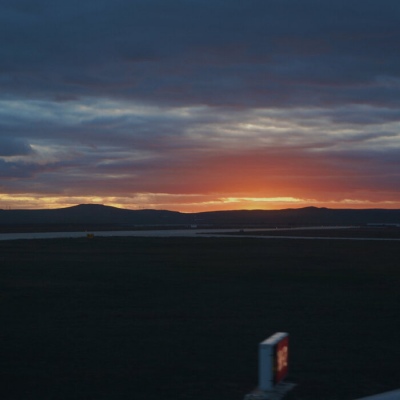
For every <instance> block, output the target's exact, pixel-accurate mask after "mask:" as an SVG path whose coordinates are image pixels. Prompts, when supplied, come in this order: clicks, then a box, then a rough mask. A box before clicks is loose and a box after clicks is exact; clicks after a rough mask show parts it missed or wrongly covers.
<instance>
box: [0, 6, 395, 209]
mask: <svg viewBox="0 0 400 400" xmlns="http://www.w3.org/2000/svg"><path fill="white" fill-rule="evenodd" d="M7 3H9V4H8V5H5V6H4V5H3V6H1V8H2V13H1V15H2V17H1V18H2V29H3V31H4V35H2V36H1V38H0V41H1V49H2V50H1V51H2V52H3V57H1V60H2V61H0V65H1V68H0V93H1V95H0V128H1V130H0V132H1V133H0V208H3V209H22V208H29V209H40V208H57V207H69V206H72V205H76V204H81V203H85V204H86V203H96V204H98V203H100V204H106V205H111V206H116V207H121V208H129V209H142V208H155V209H170V210H176V211H182V212H196V211H206V210H227V209H281V208H288V207H290V208H300V207H307V206H317V207H332V208H346V207H348V208H400V164H399V160H400V117H399V115H400V113H399V111H398V108H399V99H400V93H399V91H400V85H399V82H400V69H399V67H398V66H399V63H398V60H397V58H398V56H397V54H398V51H397V47H398V39H399V38H400V32H399V24H398V20H397V18H395V17H394V15H396V13H395V12H392V11H393V10H392V7H397V6H394V4H395V3H394V2H392V1H384V2H383V3H382V4H381V3H380V5H379V7H378V6H377V5H376V4H375V5H374V4H373V3H368V5H365V6H363V7H362V8H360V7H356V2H351V1H350V2H344V1H339V2H323V3H322V2H321V3H318V2H309V1H306V2H305V3H306V4H305V6H304V8H303V7H295V11H290V10H291V7H292V6H293V5H294V4H295V2H293V1H290V0H287V1H286V0H285V1H282V2H273V4H269V2H262V1H256V2H235V4H231V3H230V2H219V3H217V4H214V3H212V6H211V3H209V4H208V3H207V2H200V1H193V2H192V1H190V2H171V4H170V6H169V7H170V8H169V11H168V12H167V13H166V14H163V17H162V18H161V17H160V14H159V13H158V12H157V7H158V6H161V4H162V2H158V1H150V2H148V3H146V2H139V3H140V7H138V8H136V7H135V4H136V3H138V2H137V1H133V2H128V1H120V2H117V3H115V2H112V1H108V0H106V1H104V2H102V7H103V8H102V11H98V10H97V7H98V5H97V4H96V2H88V3H87V4H86V3H85V6H83V5H80V6H77V7H76V8H71V7H69V6H68V5H67V4H66V3H65V4H64V3H60V2H56V3H57V5H56V4H55V3H54V4H53V3H51V2H50V3H48V2H47V3H46V2H41V1H40V2H39V3H43V4H42V6H41V7H39V6H38V7H37V8H32V9H30V8H29V7H26V8H25V7H22V6H21V7H19V6H16V5H13V3H12V2H7ZM208 6H210V7H211V8H212V10H213V12H212V13H210V12H209V7H208ZM342 6H343V7H345V8H346V9H347V12H346V15H349V16H351V17H349V18H342V17H341V16H342V15H343V13H342V8H341V7H342ZM64 9H65V10H64ZM391 10H392V11H391ZM64 11H65V12H64ZM377 12H379V15H380V18H379V19H377V18H376V14H377ZM84 15H86V16H87V17H89V16H90V21H91V22H90V24H88V23H87V21H86V20H85V18H83V16H84ZM27 21H29V23H28V22H27ZM49 21H51V24H49ZM71 21H74V23H73V24H72V25H71ZM276 21H281V23H280V24H279V25H277V24H276ZM52 26H57V27H58V28H57V30H56V32H55V31H54V30H53V29H52V28H51V27H52ZM216 26H218V29H217V28H216ZM17 27H19V28H17ZM77 32H80V33H79V40H78V36H77ZM22 37H23V38H24V40H21V39H20V38H22ZM381 60H384V62H382V61H381Z"/></svg>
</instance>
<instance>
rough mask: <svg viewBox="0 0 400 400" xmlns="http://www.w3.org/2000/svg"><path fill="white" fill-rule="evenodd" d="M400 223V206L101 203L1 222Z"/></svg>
mask: <svg viewBox="0 0 400 400" xmlns="http://www.w3.org/2000/svg"><path fill="white" fill-rule="evenodd" d="M365 224H396V225H397V224H399V225H400V209H379V208H373V209H331V208H325V207H323V208H318V207H313V206H311V207H303V208H287V209H281V210H225V211H206V212H197V213H181V212H179V211H169V210H156V209H141V210H130V209H124V208H118V207H113V206H107V205H102V204H79V205H75V206H71V207H66V208H57V209H39V210H27V209H25V210H2V209H0V225H1V226H5V225H7V226H17V225H52V226H54V225H113V226H114V227H115V228H116V227H127V226H130V227H133V226H137V227H146V226H186V225H187V226H194V225H195V226H199V227H201V226H275V225H277V226H298V225H302V226H311V225H365Z"/></svg>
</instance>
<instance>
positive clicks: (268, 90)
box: [0, 0, 400, 107]
mask: <svg viewBox="0 0 400 400" xmlns="http://www.w3.org/2000/svg"><path fill="white" fill-rule="evenodd" d="M31 3H32V2H30V1H20V0H13V1H11V0H8V1H3V2H2V12H1V13H0V44H1V46H0V49H1V50H0V55H1V57H0V60H1V61H0V88H1V90H2V93H9V94H18V95H21V94H23V95H25V96H32V97H35V96H36V97H47V98H52V99H61V100H62V99H68V98H72V99H73V98H77V97H78V98H79V97H82V96H100V95H103V96H107V97H110V96H112V97H119V98H130V99H140V100H145V101H149V102H158V101H163V102H165V103H181V104H190V103H192V104H210V105H214V106H215V105H235V106H243V107H250V106H274V105H276V106H293V105H307V104H311V105H316V104H340V103H364V104H379V105H380V106H384V105H391V106H393V105H398V103H399V79H400V77H399V68H398V65H399V62H400V55H399V52H398V51H397V47H398V42H399V40H400V24H399V23H398V18H399V15H400V5H399V3H398V2H397V1H393V0H391V1H389V0H384V1H381V2H379V3H378V2H376V1H363V2H362V3H360V2H359V1H348V0H347V1H344V0H340V1H335V2H330V1H329V2H328V1H321V0H318V1H317V0H303V1H301V2H299V1H296V0H279V1H278V0H268V1H266V0H249V1H235V0H231V1H215V0H213V1H204V0H201V1H200V0H198V1H195V0H181V1H178V0H170V1H167V2H166V1H164V0H163V1H161V0H158V1H156V0H153V1H152V0H146V1H144V0H136V1H127V0H119V1H114V0H104V1H92V2H78V1H69V2H64V1H59V0H54V1H45V0H42V1H39V0H38V1H36V2H35V4H34V5H32V4H31ZM393 83H395V84H393Z"/></svg>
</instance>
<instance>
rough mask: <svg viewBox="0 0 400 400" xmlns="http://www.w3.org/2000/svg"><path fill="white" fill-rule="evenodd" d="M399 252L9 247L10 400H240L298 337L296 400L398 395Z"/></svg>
mask: <svg viewBox="0 0 400 400" xmlns="http://www.w3.org/2000/svg"><path fill="white" fill-rule="evenodd" d="M399 264H400V248H399V244H398V242H371V241H360V242H352V241H342V240H335V241H328V240H327V241H317V240H315V241H314V240H290V239H286V240H276V239H244V238H220V239H219V238H186V239H178V238H163V239H161V238H146V239H141V238H94V239H63V240H26V241H9V242H0V289H1V292H0V317H1V325H0V334H1V337H0V340H1V342H0V349H1V354H0V373H1V378H2V385H1V399H2V400H6V399H12V400H20V399H21V400H22V399H24V400H30V399H40V400H46V399H54V400H63V399H69V400H72V399H74V400H75V399H76V400H83V399H87V400H91V399H93V400H102V399H109V400H114V399H115V400H117V399H139V400H141V399H143V400H155V399H157V400H158V399H165V400H169V399H174V400H179V399H191V400H200V399H202V400H214V399H215V400H234V399H240V400H241V399H242V398H243V396H244V395H245V394H246V393H248V392H249V391H251V390H252V389H253V387H254V386H255V385H256V383H257V346H258V343H259V342H260V341H262V340H263V339H265V338H266V337H267V336H269V335H271V334H272V333H274V332H276V331H287V332H289V334H290V341H291V343H290V344H291V350H290V376H289V380H290V381H292V382H296V383H297V384H298V387H297V389H296V390H295V391H294V392H293V393H292V394H291V396H290V398H291V399H304V400H308V399H315V400H331V399H338V400H339V399H340V400H346V399H354V398H356V397H361V396H365V395H369V394H373V393H376V392H382V391H386V390H391V389H395V388H398V387H400V368H399V365H400V343H399V327H400V289H399V288H400V267H399Z"/></svg>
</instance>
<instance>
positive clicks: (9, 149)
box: [0, 132, 32, 157]
mask: <svg viewBox="0 0 400 400" xmlns="http://www.w3.org/2000/svg"><path fill="white" fill-rule="evenodd" d="M3 135H5V133H4V132H3V133H2V136H0V157H10V156H22V155H28V154H31V153H32V148H31V147H30V146H29V144H28V143H26V142H24V141H23V140H20V139H15V138H12V137H7V136H3Z"/></svg>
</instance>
